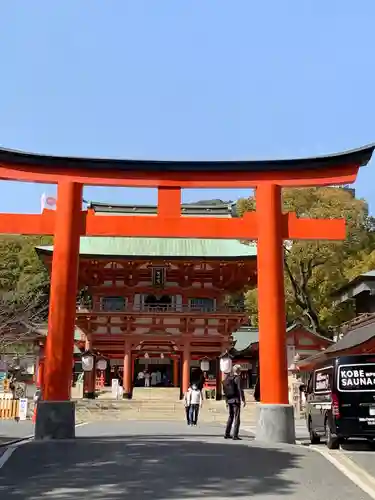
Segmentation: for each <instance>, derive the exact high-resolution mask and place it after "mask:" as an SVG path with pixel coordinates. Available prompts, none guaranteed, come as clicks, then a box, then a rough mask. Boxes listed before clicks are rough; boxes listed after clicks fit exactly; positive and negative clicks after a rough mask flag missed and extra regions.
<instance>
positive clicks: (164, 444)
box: [0, 435, 299, 500]
mask: <svg viewBox="0 0 375 500" xmlns="http://www.w3.org/2000/svg"><path fill="white" fill-rule="evenodd" d="M204 439H205V440H206V441H204ZM219 439H220V438H219ZM219 439H218V438H217V442H212V441H211V442H207V435H204V436H203V435H202V436H199V435H195V436H194V440H192V439H191V438H185V439H184V438H182V437H174V436H173V437H167V436H163V437H162V438H161V437H156V436H150V435H148V436H146V435H137V436H128V437H124V436H111V437H105V438H103V437H100V438H91V437H90V438H78V439H76V440H72V441H69V442H62V441H61V442H52V441H50V442H43V443H38V442H31V443H30V444H27V445H24V446H22V447H21V448H20V449H18V450H16V452H15V453H14V454H13V456H12V457H11V459H10V460H9V462H7V463H6V464H5V466H4V467H3V468H2V469H1V470H0V498H1V500H7V499H17V500H26V499H27V500H34V499H40V498H44V497H48V498H51V499H60V500H65V499H72V498H80V499H85V498H90V499H91V500H115V499H119V498H123V497H124V495H129V498H133V499H146V498H147V499H150V498H152V499H153V500H158V499H185V498H186V499H187V498H191V499H198V498H201V497H210V498H217V499H220V498H223V499H224V498H229V497H243V496H246V497H250V496H254V495H257V494H258V495H262V494H263V495H265V494H273V495H275V496H276V495H291V494H292V493H293V492H294V491H295V483H294V482H293V481H291V480H288V479H287V477H286V476H287V471H288V469H293V468H297V467H299V456H298V454H297V453H293V448H292V447H290V448H285V449H281V448H270V447H259V446H258V445H256V444H255V443H254V442H251V440H244V441H242V442H235V441H230V442H229V441H224V440H222V439H220V440H219Z"/></svg>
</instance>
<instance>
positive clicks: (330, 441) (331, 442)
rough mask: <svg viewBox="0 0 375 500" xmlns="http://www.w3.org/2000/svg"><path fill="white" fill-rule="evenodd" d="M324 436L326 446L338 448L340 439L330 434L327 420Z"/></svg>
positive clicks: (330, 448)
mask: <svg viewBox="0 0 375 500" xmlns="http://www.w3.org/2000/svg"><path fill="white" fill-rule="evenodd" d="M326 438H327V448H328V449H329V450H338V449H339V448H340V440H339V438H338V437H337V436H335V434H332V430H331V427H330V425H329V423H328V422H326Z"/></svg>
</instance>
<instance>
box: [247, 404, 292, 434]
mask: <svg viewBox="0 0 375 500" xmlns="http://www.w3.org/2000/svg"><path fill="white" fill-rule="evenodd" d="M257 406H258V415H257V416H258V418H257V427H256V433H255V439H256V440H258V441H263V442H267V443H286V444H294V443H295V442H296V432H295V425H294V408H293V405H286V404H259V405H257Z"/></svg>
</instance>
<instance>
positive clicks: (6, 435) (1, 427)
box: [0, 420, 34, 449]
mask: <svg viewBox="0 0 375 500" xmlns="http://www.w3.org/2000/svg"><path fill="white" fill-rule="evenodd" d="M33 434H34V424H33V423H32V422H31V421H30V420H25V421H21V422H16V421H15V420H0V449H1V447H3V446H5V445H6V444H7V443H9V442H12V441H15V440H17V439H22V438H25V437H28V436H30V435H33Z"/></svg>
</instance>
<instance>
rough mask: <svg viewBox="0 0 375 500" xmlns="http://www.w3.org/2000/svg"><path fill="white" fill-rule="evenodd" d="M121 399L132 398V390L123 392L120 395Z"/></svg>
mask: <svg viewBox="0 0 375 500" xmlns="http://www.w3.org/2000/svg"><path fill="white" fill-rule="evenodd" d="M122 398H123V399H132V398H133V393H132V392H124V394H123V395H122Z"/></svg>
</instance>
